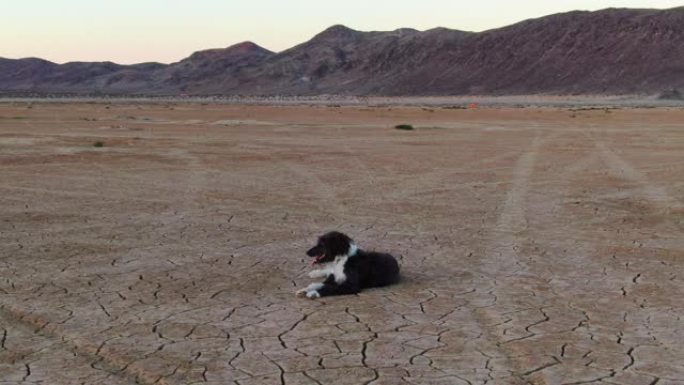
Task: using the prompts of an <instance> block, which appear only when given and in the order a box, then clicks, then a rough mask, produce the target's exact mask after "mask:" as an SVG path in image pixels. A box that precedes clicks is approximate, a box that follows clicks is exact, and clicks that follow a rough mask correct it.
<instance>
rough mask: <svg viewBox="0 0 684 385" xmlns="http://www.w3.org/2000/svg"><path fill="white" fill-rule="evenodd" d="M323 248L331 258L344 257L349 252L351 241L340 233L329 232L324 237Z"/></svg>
mask: <svg viewBox="0 0 684 385" xmlns="http://www.w3.org/2000/svg"><path fill="white" fill-rule="evenodd" d="M324 238H325V241H324V244H325V248H326V249H327V252H328V253H330V256H331V257H337V256H338V255H345V254H347V252H349V246H350V245H351V244H352V239H351V238H349V237H348V236H347V235H345V234H342V233H340V232H336V231H334V232H331V233H328V234H326V235H325V237H324Z"/></svg>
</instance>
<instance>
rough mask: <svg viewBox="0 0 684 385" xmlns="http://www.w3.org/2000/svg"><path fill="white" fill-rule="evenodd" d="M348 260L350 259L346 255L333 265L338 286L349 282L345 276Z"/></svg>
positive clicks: (333, 272)
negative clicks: (345, 266)
mask: <svg viewBox="0 0 684 385" xmlns="http://www.w3.org/2000/svg"><path fill="white" fill-rule="evenodd" d="M347 259H349V257H348V256H346V255H345V256H344V257H338V259H336V260H335V264H334V265H333V268H332V274H333V276H334V277H335V282H337V283H338V284H341V283H343V282H344V281H346V280H347V276H346V275H345V274H344V265H345V264H346V263H347Z"/></svg>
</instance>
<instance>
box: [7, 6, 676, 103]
mask: <svg viewBox="0 0 684 385" xmlns="http://www.w3.org/2000/svg"><path fill="white" fill-rule="evenodd" d="M679 87H683V88H684V7H680V8H673V9H668V10H653V9H606V10H601V11H596V12H585V11H575V12H569V13H562V14H556V15H551V16H546V17H542V18H538V19H531V20H526V21H522V22H520V23H516V24H513V25H510V26H507V27H503V28H498V29H493V30H488V31H484V32H466V31H459V30H452V29H447V28H435V29H431V30H427V31H417V30H414V29H407V28H405V29H398V30H395V31H387V32H362V31H356V30H353V29H350V28H347V27H345V26H342V25H336V26H333V27H330V28H328V29H326V30H325V31H323V32H321V33H319V34H318V35H316V36H314V37H313V38H312V39H311V40H309V41H307V42H305V43H302V44H300V45H297V46H295V47H292V48H290V49H288V50H285V51H282V52H279V53H275V52H271V51H269V50H267V49H265V48H262V47H260V46H258V45H257V44H254V43H252V42H244V43H240V44H237V45H233V46H230V47H228V48H223V49H211V50H205V51H199V52H195V53H193V54H192V55H190V56H189V57H187V58H185V59H183V60H181V61H179V62H176V63H171V64H161V63H142V64H134V65H120V64H115V63H112V62H70V63H65V64H56V63H52V62H50V61H46V60H42V59H37V58H27V59H6V58H0V93H4V94H8V93H10V94H11V93H32V94H111V95H133V94H135V95H179V94H188V95H320V94H337V95H388V96H394V95H511V94H654V93H660V92H662V91H665V90H671V89H676V88H679Z"/></svg>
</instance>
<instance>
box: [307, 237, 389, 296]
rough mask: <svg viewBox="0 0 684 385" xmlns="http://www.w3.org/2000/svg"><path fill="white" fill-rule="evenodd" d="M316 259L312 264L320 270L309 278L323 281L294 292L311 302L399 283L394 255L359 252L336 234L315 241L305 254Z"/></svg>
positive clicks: (348, 241)
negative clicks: (320, 267)
mask: <svg viewBox="0 0 684 385" xmlns="http://www.w3.org/2000/svg"><path fill="white" fill-rule="evenodd" d="M306 254H307V255H308V256H309V257H312V258H315V259H314V261H313V263H312V265H317V264H320V265H323V268H322V269H318V270H313V271H311V272H310V273H309V277H311V278H325V281H323V283H312V284H310V285H309V286H307V287H306V288H305V289H302V290H299V291H297V295H298V296H306V297H308V298H311V299H315V298H319V297H325V296H330V295H342V294H355V293H358V292H359V291H361V289H364V288H367V287H379V286H385V285H389V284H392V283H395V282H397V281H398V280H399V264H398V263H397V260H396V259H394V257H393V256H391V255H389V254H384V253H376V252H367V251H363V250H361V249H359V248H358V247H357V246H356V244H354V241H352V239H351V238H349V237H348V236H347V235H345V234H342V233H340V232H337V231H333V232H330V233H327V234H325V235H323V236H321V237H320V238H318V243H317V244H316V246H314V247H312V248H311V249H310V250H309V251H307V252H306Z"/></svg>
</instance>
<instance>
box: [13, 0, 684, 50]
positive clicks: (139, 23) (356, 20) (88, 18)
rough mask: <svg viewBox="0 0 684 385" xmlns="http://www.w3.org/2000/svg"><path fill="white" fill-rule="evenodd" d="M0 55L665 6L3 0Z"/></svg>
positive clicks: (521, 1) (481, 24)
mask: <svg viewBox="0 0 684 385" xmlns="http://www.w3.org/2000/svg"><path fill="white" fill-rule="evenodd" d="M3 2H4V4H3V5H2V7H1V8H0V12H1V13H0V57H9V58H20V57H29V56H35V57H42V58H45V59H48V60H52V61H56V62H60V63H61V62H65V61H71V60H87V61H95V60H111V61H115V62H119V63H137V62H144V61H160V62H167V63H168V62H173V61H177V60H179V59H181V58H183V57H186V56H188V55H189V54H190V53H192V52H193V51H197V50H200V49H206V48H216V47H226V46H229V45H232V44H234V43H238V42H241V41H245V40H251V41H254V42H255V43H257V44H260V45H262V46H264V47H266V48H268V49H271V50H274V51H281V50H283V49H286V48H289V47H292V46H293V45H295V44H298V43H301V42H303V41H305V40H308V39H309V38H311V37H312V36H313V35H314V34H316V33H318V32H320V31H321V30H323V29H325V28H327V27H329V26H330V25H333V24H344V25H347V26H349V27H351V28H354V29H359V30H363V31H369V30H392V29H396V28H400V27H411V28H416V29H420V30H424V29H429V28H434V27H438V26H441V27H448V28H453V29H462V30H469V31H482V30H486V29H491V28H497V27H501V26H504V25H508V24H511V23H514V22H517V21H520V20H524V19H528V18H532V17H539V16H544V15H548V14H552V13H557V12H565V11H571V10H575V9H582V10H596V9H602V8H608V7H631V8H671V7H676V6H680V5H683V3H682V1H681V0H679V1H669V0H651V1H645V0H641V1H638V0H626V1H619V0H593V1H591V0H547V1H531V0H513V1H511V0H507V1H504V0H473V1H461V0H418V1H416V0H334V1H328V0H248V1H244V0H240V1H234V0H20V1H19V0H17V1H14V0H5V1H3Z"/></svg>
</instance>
